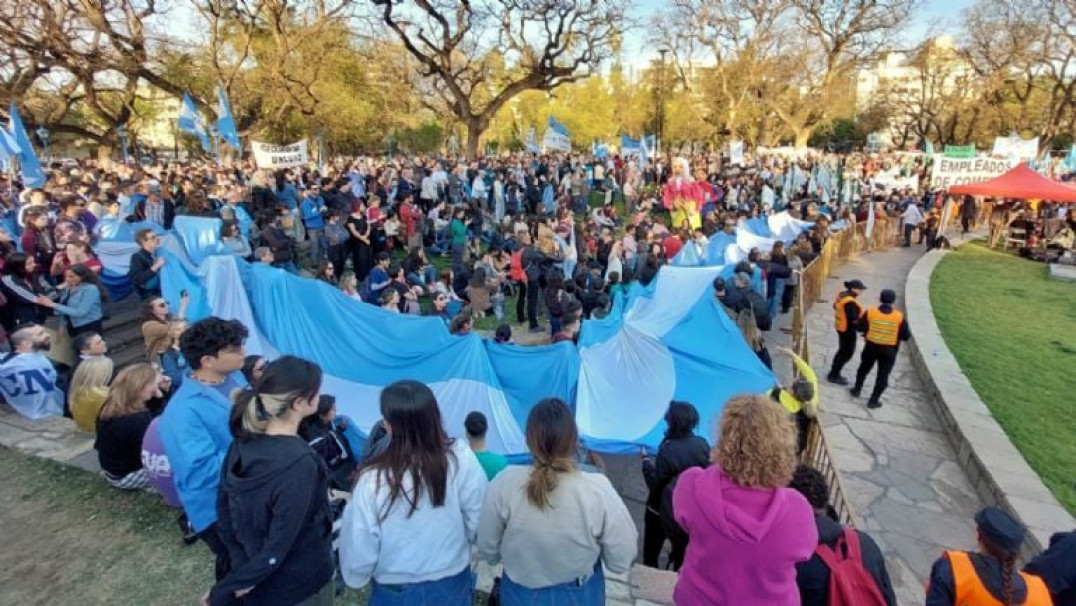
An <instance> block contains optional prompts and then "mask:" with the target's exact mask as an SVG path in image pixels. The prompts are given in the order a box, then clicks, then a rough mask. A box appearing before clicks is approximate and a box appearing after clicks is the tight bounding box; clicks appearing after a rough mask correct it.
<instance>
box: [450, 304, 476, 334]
mask: <svg viewBox="0 0 1076 606" xmlns="http://www.w3.org/2000/svg"><path fill="white" fill-rule="evenodd" d="M472 325H473V320H472V319H471V313H470V311H469V310H463V311H461V312H460V313H458V314H456V316H455V317H454V318H452V321H451V322H449V325H448V332H450V333H452V334H454V335H456V336H458V337H462V336H465V335H469V334H471V328H472Z"/></svg>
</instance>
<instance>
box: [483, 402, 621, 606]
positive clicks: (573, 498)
mask: <svg viewBox="0 0 1076 606" xmlns="http://www.w3.org/2000/svg"><path fill="white" fill-rule="evenodd" d="M578 446H579V430H578V429H577V428H576V425H575V418H574V417H573V416H572V411H571V410H570V409H569V408H568V405H567V404H565V403H564V402H562V401H561V400H558V399H556V398H549V399H546V400H542V401H541V402H539V403H538V404H537V405H536V406H535V407H534V408H533V409H532V410H531V412H530V415H529V416H528V417H527V447H528V448H529V449H530V451H531V454H532V455H533V457H534V464H533V465H532V466H531V467H513V466H510V467H508V468H507V469H505V470H504V471H502V472H501V473H499V474H497V477H496V478H495V479H494V480H493V483H492V484H490V487H489V490H488V491H487V492H486V498H485V501H484V502H483V503H482V516H481V518H480V519H479V523H478V557H480V558H482V559H483V560H486V561H488V562H490V563H491V564H496V563H497V562H503V563H504V576H503V577H502V579H501V601H502V603H504V604H539V603H541V604H577V605H583V606H603V605H604V604H605V576H604V574H603V571H602V565H603V564H604V565H605V568H608V569H609V570H610V571H612V572H614V573H618V574H623V573H626V572H627V571H628V569H629V568H630V567H631V563H632V560H634V559H635V552H636V549H637V539H638V534H637V532H636V530H635V524H634V522H632V519H631V515H630V514H629V513H628V509H627V507H625V506H624V502H623V501H621V500H620V496H619V495H617V493H616V491H615V490H614V489H613V485H612V484H610V483H609V480H608V479H607V478H606V477H605V476H604V475H602V474H600V473H591V472H584V471H580V470H579V469H577V466H576V452H577V449H578Z"/></svg>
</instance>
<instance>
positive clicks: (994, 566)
mask: <svg viewBox="0 0 1076 606" xmlns="http://www.w3.org/2000/svg"><path fill="white" fill-rule="evenodd" d="M975 524H976V526H977V527H978V530H977V532H976V534H977V535H978V539H979V550H978V551H977V552H974V553H969V552H966V551H946V552H945V553H944V554H943V555H942V557H940V558H938V560H937V561H935V562H934V567H933V568H932V569H931V571H930V585H929V586H928V587H927V599H926V606H995V605H996V604H1012V605H1014V606H1049V605H1050V604H1052V603H1053V602H1052V600H1051V598H1050V592H1049V590H1048V589H1047V587H1046V583H1045V582H1043V580H1042V579H1040V578H1039V577H1037V576H1034V575H1031V574H1027V573H1022V572H1019V571H1017V570H1016V555H1017V554H1018V553H1019V552H1020V545H1021V544H1022V543H1023V542H1024V533H1025V531H1024V528H1023V527H1022V526H1020V524H1019V523H1018V522H1017V521H1016V520H1014V519H1013V518H1012V516H1010V515H1009V514H1007V513H1005V512H1004V511H1002V510H1001V509H998V508H997V507H987V508H985V509H983V510H981V511H980V512H979V513H977V514H975Z"/></svg>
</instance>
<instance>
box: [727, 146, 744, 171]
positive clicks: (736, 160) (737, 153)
mask: <svg viewBox="0 0 1076 606" xmlns="http://www.w3.org/2000/svg"><path fill="white" fill-rule="evenodd" d="M729 164H735V165H737V166H743V141H732V142H730V143H729Z"/></svg>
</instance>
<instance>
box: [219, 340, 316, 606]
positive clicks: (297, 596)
mask: <svg viewBox="0 0 1076 606" xmlns="http://www.w3.org/2000/svg"><path fill="white" fill-rule="evenodd" d="M321 378H322V373H321V369H320V368H319V367H318V365H317V364H314V363H313V362H308V361H306V360H303V359H301V358H297V357H294V356H283V357H281V358H278V359H277V360H274V361H273V362H270V363H269V364H268V365H267V366H266V367H265V374H264V375H263V376H262V378H261V379H260V380H259V381H258V382H257V383H255V384H254V386H253V387H248V388H247V389H244V390H242V391H237V392H236V393H235V395H234V401H235V406H234V408H233V409H232V413H231V416H230V419H229V428H230V431H231V433H232V435H233V436H234V437H235V441H234V442H232V444H231V446H230V447H229V448H228V452H227V455H226V457H225V459H224V465H223V466H222V469H223V471H222V473H221V476H222V477H221V480H220V497H219V501H218V506H217V511H218V514H219V518H218V522H217V526H218V529H219V530H218V531H219V533H220V535H221V538H222V539H223V541H224V543H225V545H227V548H228V555H229V558H230V560H231V564H232V567H231V570H230V571H229V572H228V573H227V574H226V575H225V576H224V577H223V578H220V579H217V583H216V584H215V585H214V586H213V588H212V589H211V590H210V591H209V594H208V595H207V598H208V599H207V600H205V601H206V602H207V603H208V604H210V605H211V606H225V605H228V604H234V603H236V598H242V600H241V601H242V602H243V603H249V604H268V603H273V604H331V603H332V601H333V591H334V587H333V583H332V580H333V572H334V570H335V568H336V567H335V565H334V562H333V556H332V520H333V516H332V509H331V508H330V506H329V499H328V494H329V474H328V472H327V470H326V469H325V465H324V464H323V463H322V462H321V461H320V460H319V459H318V456H317V454H316V453H315V452H314V451H313V450H311V448H310V446H309V445H308V444H307V442H306V441H305V440H303V439H302V438H300V437H299V435H298V434H299V425H300V423H302V421H303V419H305V418H306V417H309V416H310V415H312V414H314V413H315V412H316V411H317V408H318V392H319V390H320V389H321Z"/></svg>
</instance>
